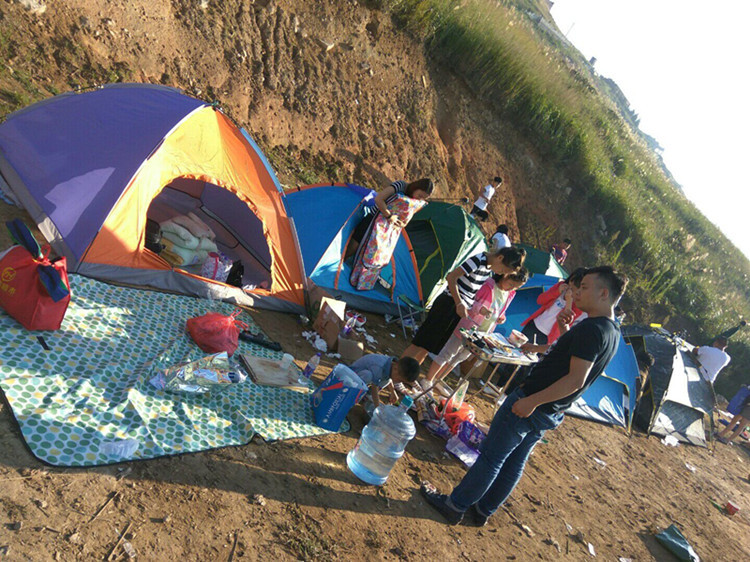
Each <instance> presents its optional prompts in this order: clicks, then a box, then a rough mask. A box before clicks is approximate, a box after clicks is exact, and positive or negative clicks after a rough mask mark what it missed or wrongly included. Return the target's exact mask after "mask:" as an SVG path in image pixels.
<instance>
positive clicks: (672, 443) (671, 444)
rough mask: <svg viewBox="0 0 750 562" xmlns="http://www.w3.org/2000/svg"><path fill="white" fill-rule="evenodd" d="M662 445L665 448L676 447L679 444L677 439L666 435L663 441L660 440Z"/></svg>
mask: <svg viewBox="0 0 750 562" xmlns="http://www.w3.org/2000/svg"><path fill="white" fill-rule="evenodd" d="M661 442H662V443H664V444H665V445H666V446H667V447H677V446H678V445H679V444H680V442H679V441H678V440H677V437H675V436H674V435H667V436H666V437H665V438H664V439H662V440H661Z"/></svg>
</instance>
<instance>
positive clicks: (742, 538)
mask: <svg viewBox="0 0 750 562" xmlns="http://www.w3.org/2000/svg"><path fill="white" fill-rule="evenodd" d="M254 317H255V319H256V321H257V322H258V323H259V324H260V326H261V327H262V328H263V329H264V330H265V331H266V333H267V334H268V335H269V337H270V338H272V339H274V340H277V341H280V342H281V343H282V345H283V347H284V349H285V350H287V351H289V352H291V353H292V354H294V356H295V357H296V358H297V359H298V360H299V361H298V362H299V363H302V360H304V359H305V358H307V357H308V356H309V355H311V354H312V348H311V347H310V345H309V344H308V343H307V342H306V341H304V339H302V337H301V335H300V334H301V331H302V329H303V328H302V326H301V325H300V323H299V321H298V319H297V318H296V317H294V316H290V315H284V314H278V313H268V312H262V313H257V314H255V315H254ZM366 326H367V328H368V332H369V333H370V334H372V335H373V336H374V337H375V338H376V339H377V340H378V342H380V349H381V351H383V352H386V353H388V352H390V353H399V352H400V351H401V350H402V349H403V347H404V346H405V341H404V339H403V336H402V334H401V333H400V331H399V330H398V327H397V326H396V325H394V324H390V325H385V324H384V322H383V319H382V318H381V317H379V316H376V315H369V318H368V323H367V325H366ZM391 334H394V335H395V337H391ZM332 365H333V363H332V362H331V360H330V359H325V360H324V362H323V364H322V366H321V367H320V368H319V370H318V373H317V376H316V378H317V379H318V380H320V379H321V378H322V377H323V376H325V374H326V373H327V371H328V370H329V369H330V368H331V367H332ZM473 402H474V405H475V407H476V408H477V410H478V412H479V418H480V419H482V420H484V421H489V415H490V407H491V405H490V402H489V400H488V399H486V398H483V397H482V398H477V399H475V400H474V401H473ZM349 419H350V421H351V422H352V429H351V431H349V432H347V433H346V434H342V435H328V436H325V437H319V438H311V439H300V440H292V441H284V442H275V443H264V442H262V441H260V440H257V438H256V440H254V441H253V442H252V443H250V444H248V445H246V446H243V447H232V448H227V449H220V450H215V451H209V452H205V453H200V454H191V455H184V456H177V457H170V458H163V459H157V460H151V461H141V462H134V463H124V464H120V465H115V466H108V467H101V468H95V469H85V470H84V469H58V468H52V467H47V466H44V465H43V464H42V463H40V462H38V461H36V460H35V459H34V458H33V457H32V456H31V455H30V454H29V452H28V450H27V448H26V447H25V445H24V443H23V440H22V438H21V436H20V433H19V430H18V426H17V425H16V423H15V421H14V420H13V418H12V415H11V413H10V411H9V408H8V406H7V404H6V403H3V405H2V407H0V482H1V483H2V486H0V504H1V505H2V509H0V513H2V515H0V524H2V526H1V527H0V549H2V548H3V547H6V546H7V547H8V551H7V554H6V555H5V556H6V557H7V558H8V559H10V560H34V561H39V560H74V559H75V560H94V559H98V560H101V559H103V558H104V557H106V556H107V555H108V554H109V553H110V551H112V549H113V547H114V546H115V544H116V542H117V539H118V537H119V534H120V533H121V532H122V531H123V530H125V529H126V528H127V529H128V536H127V540H128V542H130V543H131V544H132V546H133V548H134V549H135V551H136V553H137V555H138V557H139V558H140V559H143V560H230V559H234V560H268V559H278V560H294V559H304V560H355V559H360V560H436V559H444V560H460V559H465V560H537V559H542V560H583V559H588V558H590V557H591V556H590V554H589V552H588V546H587V545H586V544H583V543H581V542H580V540H579V539H578V538H576V536H582V537H583V539H584V540H585V542H586V543H591V544H592V545H593V547H594V549H595V552H596V556H597V558H598V559H601V560H618V557H624V558H630V559H632V560H639V561H643V560H669V559H671V557H670V555H669V554H668V553H667V552H666V551H665V550H664V549H663V548H662V547H661V546H660V545H659V544H658V543H657V542H656V541H655V539H654V538H653V533H654V532H655V531H657V530H660V529H662V528H664V527H666V526H668V525H669V524H671V523H673V522H674V523H677V524H678V526H679V527H680V528H681V529H682V531H683V533H684V534H685V536H686V537H687V538H688V540H689V541H690V542H691V544H692V545H693V546H694V548H695V549H696V551H697V552H698V553H699V554H700V556H701V558H702V559H703V560H737V561H740V560H748V559H750V546H749V545H748V541H747V539H748V537H750V501H748V498H750V480H748V476H749V475H750V449H748V447H747V445H746V444H745V445H739V446H731V447H730V446H722V445H719V446H717V448H716V450H715V451H714V452H712V451H709V450H707V449H702V448H697V447H688V446H679V447H677V448H672V447H667V446H665V445H664V444H662V443H661V441H660V440H659V439H658V438H654V437H652V438H646V436H644V435H643V434H642V433H639V432H635V433H634V434H633V435H631V436H628V435H626V434H625V432H624V431H623V430H620V429H615V428H612V427H608V426H604V425H599V424H596V423H592V422H588V421H583V420H579V419H575V418H572V417H569V418H568V419H566V421H565V422H564V423H563V425H562V426H561V427H560V428H559V429H558V430H557V431H555V432H549V433H548V434H547V436H546V439H545V441H546V442H543V443H541V444H540V445H539V446H538V447H537V449H536V450H535V452H534V454H533V456H532V458H531V460H530V462H529V465H528V467H527V470H526V473H525V475H524V477H523V479H522V481H521V483H520V485H519V487H518V488H517V489H516V491H515V492H514V493H513V495H512V497H511V500H510V501H509V502H508V503H507V511H500V512H498V513H497V514H496V515H495V516H494V518H493V519H492V520H491V522H490V523H489V524H488V526H487V527H485V528H483V529H476V528H473V527H468V526H463V525H460V526H457V527H449V526H447V525H445V524H444V523H443V521H441V518H440V516H439V515H437V514H436V512H434V511H433V510H432V509H431V508H430V507H429V506H428V505H426V504H425V502H424V501H423V500H422V499H421V496H420V494H419V482H421V481H422V480H425V479H426V480H430V481H431V482H433V483H434V484H436V485H437V486H438V487H439V488H441V489H443V490H449V489H450V487H451V486H452V485H453V484H455V483H456V482H458V481H459V480H460V478H461V477H462V475H463V474H464V472H465V468H464V467H463V465H462V464H461V463H460V462H459V461H458V460H456V459H454V458H452V457H450V456H448V455H447V454H446V453H444V442H443V441H441V440H440V439H438V438H436V437H433V436H431V435H430V434H428V433H427V432H426V431H425V430H424V429H423V428H421V427H420V428H419V429H418V434H417V437H416V438H415V439H414V441H412V442H411V443H410V444H409V446H408V448H407V451H406V454H405V455H404V457H403V458H402V459H401V460H400V461H399V462H398V464H397V465H396V467H395V469H394V470H393V472H392V474H391V477H390V479H389V480H388V482H387V483H386V484H385V485H384V486H383V487H381V488H376V487H374V486H368V485H365V484H362V483H361V482H359V481H358V480H357V479H356V477H355V476H354V475H353V474H352V473H351V472H349V470H348V469H347V467H346V460H345V455H346V453H347V452H348V451H349V450H350V449H351V448H352V447H353V446H354V445H355V443H356V440H357V438H358V436H359V433H360V431H361V428H362V425H363V413H362V411H361V410H360V409H359V407H357V408H355V409H354V410H353V411H352V412H351V414H350V416H349ZM595 458H596V459H599V460H601V461H603V462H604V463H606V466H604V465H601V464H599V463H597V462H596V461H595V460H594V459H595ZM688 464H689V465H691V466H693V467H695V472H692V471H691V470H690V469H689V468H688V467H687V465H688ZM727 500H732V501H733V502H734V503H736V504H737V505H739V506H740V508H741V511H740V512H739V513H738V514H736V515H734V516H733V517H729V516H727V515H725V514H724V513H722V512H720V511H719V509H717V507H716V506H715V505H714V504H719V505H723V504H724V503H725V502H726V501H727ZM566 524H567V525H570V526H571V527H572V529H573V531H572V532H569V531H568V529H567V527H566ZM19 525H20V528H18V527H19ZM522 526H526V527H528V529H529V530H528V531H526V530H524V529H523V528H522ZM579 533H581V535H579ZM0 552H2V550H0ZM114 553H115V556H114V558H115V559H120V560H122V559H126V558H125V552H124V550H123V549H122V547H121V546H119V547H117V548H115V549H114Z"/></svg>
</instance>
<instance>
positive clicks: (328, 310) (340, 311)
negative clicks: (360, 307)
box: [313, 297, 346, 351]
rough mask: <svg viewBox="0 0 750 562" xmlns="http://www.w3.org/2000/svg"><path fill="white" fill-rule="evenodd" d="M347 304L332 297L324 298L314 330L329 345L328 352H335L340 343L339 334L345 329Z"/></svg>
mask: <svg viewBox="0 0 750 562" xmlns="http://www.w3.org/2000/svg"><path fill="white" fill-rule="evenodd" d="M345 314H346V303H345V302H344V301H337V300H336V299H332V298H330V297H323V298H322V300H321V303H320V312H318V315H317V316H316V318H315V322H314V323H313V330H315V331H316V332H318V334H320V337H321V338H323V339H324V340H325V342H326V344H328V351H334V350H335V349H336V344H337V343H338V337H339V332H340V331H341V328H343V327H344V315H345Z"/></svg>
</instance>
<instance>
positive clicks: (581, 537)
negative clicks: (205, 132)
mask: <svg viewBox="0 0 750 562" xmlns="http://www.w3.org/2000/svg"><path fill="white" fill-rule="evenodd" d="M573 538H574V539H575V540H577V541H578V542H579V543H581V544H589V541H587V540H586V537H585V536H584V535H583V531H578V532H577V533H576V534H575V535H574V536H573Z"/></svg>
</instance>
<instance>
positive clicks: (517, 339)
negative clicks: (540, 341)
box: [508, 330, 529, 347]
mask: <svg viewBox="0 0 750 562" xmlns="http://www.w3.org/2000/svg"><path fill="white" fill-rule="evenodd" d="M527 341H529V338H527V337H526V336H525V335H523V334H522V333H521V332H519V331H518V330H513V331H512V332H511V333H510V336H508V342H510V344H511V345H515V346H516V347H521V346H522V345H523V344H525V343H526V342H527Z"/></svg>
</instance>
